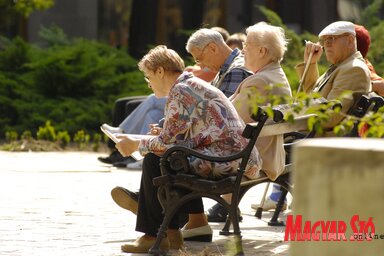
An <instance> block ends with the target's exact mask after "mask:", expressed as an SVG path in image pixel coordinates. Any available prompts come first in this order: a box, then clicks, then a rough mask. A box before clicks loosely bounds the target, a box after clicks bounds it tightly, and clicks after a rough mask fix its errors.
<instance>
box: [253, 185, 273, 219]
mask: <svg viewBox="0 0 384 256" xmlns="http://www.w3.org/2000/svg"><path fill="white" fill-rule="evenodd" d="M269 184H270V182H268V183H267V185H266V186H265V190H264V194H263V198H261V202H260V205H259V207H257V210H256V213H255V217H256V218H258V219H261V215H262V212H263V207H264V203H265V197H266V196H267V192H268V189H269Z"/></svg>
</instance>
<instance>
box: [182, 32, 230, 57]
mask: <svg viewBox="0 0 384 256" xmlns="http://www.w3.org/2000/svg"><path fill="white" fill-rule="evenodd" d="M212 42H213V43H217V44H225V42H224V39H223V37H222V35H221V34H220V33H219V32H217V31H215V30H213V29H209V28H201V29H199V30H197V31H196V32H194V33H193V34H192V35H191V36H190V37H189V39H188V41H187V45H186V47H185V48H186V49H187V51H188V52H191V49H193V48H197V49H200V50H201V49H203V48H204V47H205V46H206V45H208V44H209V43H212Z"/></svg>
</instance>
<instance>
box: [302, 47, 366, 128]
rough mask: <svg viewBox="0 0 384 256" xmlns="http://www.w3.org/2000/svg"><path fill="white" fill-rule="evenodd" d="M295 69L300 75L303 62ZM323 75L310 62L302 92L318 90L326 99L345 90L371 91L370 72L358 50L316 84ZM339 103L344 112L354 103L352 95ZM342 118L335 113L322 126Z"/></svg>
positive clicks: (333, 124)
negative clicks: (327, 76) (325, 78)
mask: <svg viewBox="0 0 384 256" xmlns="http://www.w3.org/2000/svg"><path fill="white" fill-rule="evenodd" d="M296 70H297V72H298V74H299V77H301V76H302V73H303V71H304V63H301V64H299V65H297V66H296ZM324 75H325V74H323V75H322V76H321V77H319V72H318V69H317V64H311V65H310V66H309V68H308V73H307V75H306V77H305V80H304V81H303V90H304V92H306V93H309V92H319V93H320V94H321V96H322V97H324V98H326V99H328V100H334V99H337V98H338V97H340V96H341V94H342V93H343V92H345V91H352V92H353V93H361V94H365V93H368V92H369V91H371V80H370V72H369V69H368V67H367V65H366V64H365V62H364V59H363V57H362V56H361V54H360V52H356V53H354V54H353V55H351V56H350V57H349V58H347V59H346V60H344V61H343V62H341V63H339V64H338V65H337V67H336V69H335V70H334V71H333V72H332V73H331V75H330V76H329V78H328V79H327V80H325V81H323V82H322V83H321V85H320V86H318V83H319V82H320V81H321V80H322V78H323V76H324ZM341 104H342V112H343V113H346V112H347V111H348V109H349V108H350V107H352V105H353V104H354V100H353V98H352V97H348V98H345V99H343V100H342V102H341ZM342 119H343V115H340V114H335V115H333V116H332V117H331V118H330V120H329V121H328V123H327V124H326V125H325V126H324V128H332V127H334V126H335V125H337V124H338V123H340V121H341V120H342Z"/></svg>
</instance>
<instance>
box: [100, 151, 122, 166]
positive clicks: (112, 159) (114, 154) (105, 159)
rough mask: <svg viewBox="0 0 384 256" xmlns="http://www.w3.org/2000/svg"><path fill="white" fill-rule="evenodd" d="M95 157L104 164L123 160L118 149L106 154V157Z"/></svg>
mask: <svg viewBox="0 0 384 256" xmlns="http://www.w3.org/2000/svg"><path fill="white" fill-rule="evenodd" d="M97 159H98V160H99V161H100V162H102V163H105V164H113V163H115V162H120V161H123V160H124V157H123V156H122V155H121V154H120V152H119V151H117V150H115V151H113V152H112V153H111V154H110V155H109V156H107V157H98V158H97Z"/></svg>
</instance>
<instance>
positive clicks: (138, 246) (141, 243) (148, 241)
mask: <svg viewBox="0 0 384 256" xmlns="http://www.w3.org/2000/svg"><path fill="white" fill-rule="evenodd" d="M155 241H156V238H155V237H150V236H147V235H144V236H141V237H139V238H138V239H137V240H136V241H135V242H133V243H130V244H123V245H122V246H121V250H122V251H123V252H129V253H147V252H148V251H149V249H151V247H152V246H153V245H154V244H155ZM169 248H170V245H169V240H168V238H167V237H166V238H164V239H163V240H162V241H161V243H160V249H161V250H162V251H169Z"/></svg>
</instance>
